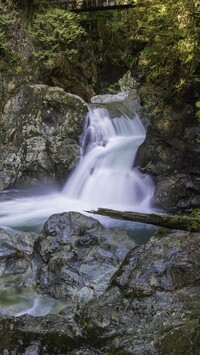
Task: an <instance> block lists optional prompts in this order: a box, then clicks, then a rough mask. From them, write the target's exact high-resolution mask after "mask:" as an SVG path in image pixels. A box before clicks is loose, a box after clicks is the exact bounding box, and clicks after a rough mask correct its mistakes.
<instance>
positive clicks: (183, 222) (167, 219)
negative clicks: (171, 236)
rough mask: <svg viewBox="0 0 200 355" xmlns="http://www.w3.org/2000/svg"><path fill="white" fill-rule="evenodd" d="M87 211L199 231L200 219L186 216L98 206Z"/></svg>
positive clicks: (161, 225) (127, 219)
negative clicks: (94, 209)
mask: <svg viewBox="0 0 200 355" xmlns="http://www.w3.org/2000/svg"><path fill="white" fill-rule="evenodd" d="M87 212H88V213H93V214H98V215H101V216H107V217H110V218H116V219H122V220H126V221H134V222H141V223H146V224H153V225H155V226H160V227H165V228H170V229H179V230H185V231H190V232H199V231H200V219H199V218H194V217H188V216H178V215H175V216H170V215H164V214H163V215H162V214H147V213H138V212H129V211H124V212H122V211H116V210H112V209H107V208H99V209H98V210H97V211H93V210H92V211H87Z"/></svg>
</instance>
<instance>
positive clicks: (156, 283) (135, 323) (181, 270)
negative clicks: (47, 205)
mask: <svg viewBox="0 0 200 355" xmlns="http://www.w3.org/2000/svg"><path fill="white" fill-rule="evenodd" d="M0 234H1V238H0V275H1V276H0V281H1V283H0V284H1V287H0V292H1V302H0V303H1V307H0V312H1V318H0V334H1V342H0V353H2V354H27V355H28V354H29V355H37V354H49V355H54V354H60V355H61V354H71V355H72V354H74V355H75V354H76V355H81V354H82V355H86V354H110V355H111V354H113V355H114V354H138V355H142V354H145V355H146V354H191V355H194V354H198V351H199V347H200V343H199V339H200V333H199V332H200V329H199V316H200V277H199V274H200V234H199V233H196V234H191V233H185V232H179V231H177V232H169V231H164V232H162V233H161V231H158V232H157V233H156V234H155V235H154V236H153V237H152V238H151V240H150V241H149V242H148V243H147V244H146V245H140V246H138V245H135V243H134V242H133V240H131V239H130V238H129V236H128V235H127V234H126V232H124V231H121V230H120V229H104V228H103V227H102V226H101V225H100V223H99V222H97V221H96V220H95V219H93V218H89V217H86V216H83V215H81V214H80V213H75V212H69V213H62V214H57V215H53V216H51V217H50V218H49V219H48V221H47V222H46V223H45V226H44V229H43V231H42V232H41V233H39V234H36V233H23V232H19V233H17V234H13V233H11V231H9V230H7V231H5V230H3V229H1V231H0ZM10 287H12V290H15V292H16V290H17V294H18V297H20V292H21V295H22V296H21V297H22V298H23V297H24V298H27V297H25V296H23V295H24V293H23V292H24V290H27V292H29V293H31V292H32V294H33V295H34V297H35V298H38V297H43V298H44V300H43V305H42V306H41V307H40V309H39V310H38V313H37V312H34V311H33V310H34V306H32V307H30V309H29V310H25V311H24V312H23V311H22V310H21V311H20V312H19V310H18V311H16V310H14V308H13V306H12V304H11V303H12V302H11V298H10V297H11V294H10V293H9V288H10ZM12 292H14V291H12ZM8 295H9V296H8ZM13 299H14V297H13ZM52 300H54V301H55V302H58V303H59V305H58V306H57V311H55V309H53V307H50V308H49V310H48V311H47V312H44V308H45V307H47V305H48V306H50V305H51V303H52ZM26 301H27V299H26ZM36 308H37V307H36ZM41 309H42V310H41Z"/></svg>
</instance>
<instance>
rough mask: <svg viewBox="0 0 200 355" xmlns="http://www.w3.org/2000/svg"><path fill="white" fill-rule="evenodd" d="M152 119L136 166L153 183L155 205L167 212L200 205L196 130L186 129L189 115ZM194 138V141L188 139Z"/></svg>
mask: <svg viewBox="0 0 200 355" xmlns="http://www.w3.org/2000/svg"><path fill="white" fill-rule="evenodd" d="M163 116H164V117H163V118H160V116H159V117H158V118H157V119H156V118H155V119H152V120H151V125H150V126H149V127H148V130H147V135H146V139H145V141H144V143H143V144H142V145H141V146H140V147H139V150H138V153H137V157H136V162H135V164H136V166H137V167H138V168H139V169H140V170H141V171H142V172H144V173H148V174H150V175H151V176H152V177H153V179H154V181H155V185H156V186H155V196H154V204H155V206H156V207H159V208H163V209H166V210H169V211H175V210H177V209H189V208H195V207H196V208H197V207H199V206H200V158H199V149H200V148H199V147H200V145H199V142H198V140H196V141H195V139H196V138H195V137H197V134H198V132H199V130H198V129H197V128H195V127H192V124H194V123H192V122H191V123H190V124H191V127H190V128H189V127H188V122H186V121H187V118H188V116H189V114H187V112H184V111H183V110H182V111H180V112H173V110H172V108H171V110H166V112H165V113H163ZM191 137H193V139H191Z"/></svg>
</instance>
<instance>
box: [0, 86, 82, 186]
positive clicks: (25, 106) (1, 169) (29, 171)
mask: <svg viewBox="0 0 200 355" xmlns="http://www.w3.org/2000/svg"><path fill="white" fill-rule="evenodd" d="M86 113H87V105H86V103H85V102H84V101H83V100H82V99H81V98H79V97H78V96H76V95H72V94H67V93H65V92H64V90H62V89H60V88H54V87H48V86H45V85H30V86H25V87H24V88H23V89H22V90H21V91H20V92H19V93H18V94H17V95H16V96H15V97H13V98H11V99H10V100H9V101H8V102H7V105H6V106H5V109H4V115H3V118H2V120H1V122H0V125H1V133H0V136H1V137H0V138H1V145H0V189H1V190H2V189H6V188H8V187H12V186H16V185H17V186H19V185H25V184H29V185H30V184H32V185H34V184H35V183H39V182H41V183H43V182H55V181H56V182H59V183H63V182H64V181H65V180H66V177H67V176H68V175H69V173H70V172H71V171H72V169H73V168H74V167H75V166H76V164H77V162H78V160H79V158H80V136H81V133H82V127H83V120H84V116H85V115H86Z"/></svg>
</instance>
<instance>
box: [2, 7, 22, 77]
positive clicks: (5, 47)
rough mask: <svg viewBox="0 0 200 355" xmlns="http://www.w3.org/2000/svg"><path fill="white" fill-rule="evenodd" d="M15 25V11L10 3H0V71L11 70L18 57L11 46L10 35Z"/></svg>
mask: <svg viewBox="0 0 200 355" xmlns="http://www.w3.org/2000/svg"><path fill="white" fill-rule="evenodd" d="M14 24H15V11H14V9H13V6H12V3H11V2H10V1H4V2H2V3H0V69H1V67H2V68H6V69H7V70H11V69H12V70H13V65H14V66H15V67H16V63H17V61H18V59H19V55H18V54H17V53H16V52H15V51H14V50H13V48H12V45H11V33H12V29H13V27H14Z"/></svg>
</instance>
